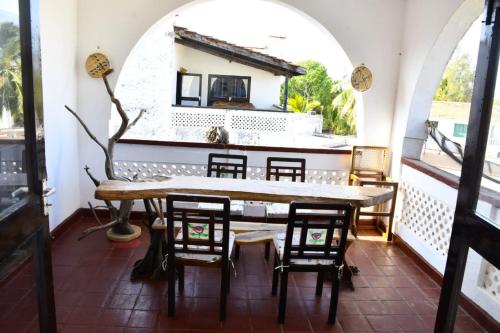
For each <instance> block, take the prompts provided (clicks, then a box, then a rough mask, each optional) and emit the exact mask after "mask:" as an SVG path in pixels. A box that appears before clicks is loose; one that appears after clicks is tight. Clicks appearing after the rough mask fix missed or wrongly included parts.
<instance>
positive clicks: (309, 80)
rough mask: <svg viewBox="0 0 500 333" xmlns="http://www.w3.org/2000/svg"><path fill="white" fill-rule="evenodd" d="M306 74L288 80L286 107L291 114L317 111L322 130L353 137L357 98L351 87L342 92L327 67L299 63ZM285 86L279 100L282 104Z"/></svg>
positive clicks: (303, 62) (340, 85) (309, 62)
mask: <svg viewBox="0 0 500 333" xmlns="http://www.w3.org/2000/svg"><path fill="white" fill-rule="evenodd" d="M299 65H300V66H302V67H304V68H306V70H307V74H306V75H301V76H295V77H293V78H291V79H290V80H289V84H288V96H289V97H288V103H287V107H288V109H289V110H291V111H293V112H309V111H316V112H318V113H321V114H322V115H323V130H325V131H331V132H332V133H334V134H338V135H353V134H356V118H355V114H354V110H355V107H356V99H355V97H354V93H353V90H352V88H347V89H344V88H343V87H342V82H341V81H340V80H333V79H332V78H331V77H330V76H329V75H328V72H327V70H326V67H325V66H324V65H323V64H321V63H319V62H317V61H314V60H307V61H302V62H300V63H299ZM283 98H284V85H282V86H281V94H280V101H281V104H283Z"/></svg>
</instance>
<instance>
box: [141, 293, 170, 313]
mask: <svg viewBox="0 0 500 333" xmlns="http://www.w3.org/2000/svg"><path fill="white" fill-rule="evenodd" d="M162 303H166V299H163V297H162V296H160V295H157V296H139V297H137V300H136V302H135V305H134V310H160V308H161V305H162Z"/></svg>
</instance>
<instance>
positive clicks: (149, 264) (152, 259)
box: [130, 199, 167, 281]
mask: <svg viewBox="0 0 500 333" xmlns="http://www.w3.org/2000/svg"><path fill="white" fill-rule="evenodd" d="M144 207H145V208H146V213H145V215H146V220H147V225H148V230H149V236H150V242H149V247H148V250H147V251H146V255H145V256H144V258H143V259H140V260H137V261H136V262H135V263H134V268H133V269H132V272H131V274H130V279H131V280H132V281H134V280H138V279H144V278H154V279H162V280H166V279H167V272H165V271H164V270H163V268H162V262H163V260H165V255H166V254H167V241H166V240H165V230H161V229H160V230H159V229H153V228H152V226H153V223H154V221H155V220H156V214H155V213H154V212H153V210H152V208H151V204H150V202H149V200H146V199H145V200H144Z"/></svg>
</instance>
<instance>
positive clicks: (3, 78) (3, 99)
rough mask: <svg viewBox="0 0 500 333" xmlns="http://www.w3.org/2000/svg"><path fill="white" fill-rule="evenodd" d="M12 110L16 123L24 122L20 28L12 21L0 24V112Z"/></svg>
mask: <svg viewBox="0 0 500 333" xmlns="http://www.w3.org/2000/svg"><path fill="white" fill-rule="evenodd" d="M4 110H8V111H10V112H11V115H12V119H13V121H14V124H16V125H21V124H22V122H23V90H22V76H21V49H20V43H19V28H18V27H17V26H15V25H13V24H12V23H3V24H2V25H1V26H0V114H2V113H3V111H4Z"/></svg>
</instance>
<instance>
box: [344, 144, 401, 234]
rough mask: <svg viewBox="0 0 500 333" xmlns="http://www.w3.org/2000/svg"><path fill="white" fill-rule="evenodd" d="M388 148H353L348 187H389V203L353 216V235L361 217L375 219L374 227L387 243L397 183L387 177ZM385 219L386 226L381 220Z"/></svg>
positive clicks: (358, 211) (392, 217)
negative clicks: (390, 190)
mask: <svg viewBox="0 0 500 333" xmlns="http://www.w3.org/2000/svg"><path fill="white" fill-rule="evenodd" d="M389 155H390V154H389V148H387V147H372V146H353V147H352V155H351V168H350V171H349V185H358V186H378V187H389V188H391V189H392V190H393V196H392V199H391V200H390V202H389V203H384V204H381V205H377V206H375V207H373V208H371V210H370V211H367V210H361V209H358V210H356V212H355V214H354V224H353V226H352V227H353V233H354V234H355V235H356V234H357V229H358V226H359V221H360V219H361V218H362V217H371V218H374V219H375V226H376V228H377V230H379V231H380V232H381V233H382V235H383V236H384V237H385V238H386V239H387V241H392V224H393V221H394V211H395V209H396V197H397V192H398V183H397V182H393V181H392V180H391V179H390V178H389V177H388V176H387V167H388V163H389V157H390V156H389ZM383 218H387V220H388V222H387V225H385V223H384V222H383V221H382V220H381V219H383Z"/></svg>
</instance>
